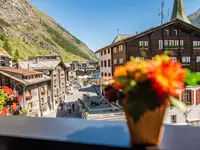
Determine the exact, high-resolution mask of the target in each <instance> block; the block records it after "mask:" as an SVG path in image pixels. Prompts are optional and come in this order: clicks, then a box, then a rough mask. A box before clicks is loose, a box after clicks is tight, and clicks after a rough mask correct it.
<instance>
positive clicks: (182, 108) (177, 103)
mask: <svg viewBox="0 0 200 150" xmlns="http://www.w3.org/2000/svg"><path fill="white" fill-rule="evenodd" d="M169 99H170V101H171V103H172V104H173V105H174V106H175V107H177V108H178V109H180V111H181V112H183V113H185V112H187V107H186V105H185V104H184V103H182V102H181V101H180V100H178V99H176V98H174V97H172V96H169Z"/></svg>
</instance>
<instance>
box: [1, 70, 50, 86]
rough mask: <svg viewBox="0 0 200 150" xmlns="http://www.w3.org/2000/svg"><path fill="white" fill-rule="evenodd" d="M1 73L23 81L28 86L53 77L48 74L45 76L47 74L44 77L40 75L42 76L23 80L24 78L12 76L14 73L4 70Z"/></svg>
mask: <svg viewBox="0 0 200 150" xmlns="http://www.w3.org/2000/svg"><path fill="white" fill-rule="evenodd" d="M0 74H2V75H4V76H6V77H8V78H10V79H13V80H15V81H17V82H20V83H22V84H24V85H26V86H27V85H32V84H37V83H41V82H45V81H49V80H51V77H48V76H45V75H43V77H40V78H35V79H28V80H22V79H19V78H17V77H14V76H12V75H10V74H8V73H6V72H3V71H0Z"/></svg>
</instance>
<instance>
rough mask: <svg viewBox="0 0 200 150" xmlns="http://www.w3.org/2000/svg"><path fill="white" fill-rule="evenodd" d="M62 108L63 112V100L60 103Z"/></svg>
mask: <svg viewBox="0 0 200 150" xmlns="http://www.w3.org/2000/svg"><path fill="white" fill-rule="evenodd" d="M60 108H61V110H63V101H62V100H61V101H60Z"/></svg>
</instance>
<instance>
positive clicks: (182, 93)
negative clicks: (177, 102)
mask: <svg viewBox="0 0 200 150" xmlns="http://www.w3.org/2000/svg"><path fill="white" fill-rule="evenodd" d="M181 101H182V102H183V103H185V91H181Z"/></svg>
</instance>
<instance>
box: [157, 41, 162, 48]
mask: <svg viewBox="0 0 200 150" xmlns="http://www.w3.org/2000/svg"><path fill="white" fill-rule="evenodd" d="M158 43H159V49H163V40H159V41H158Z"/></svg>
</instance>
